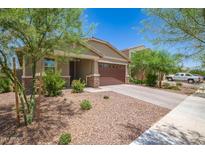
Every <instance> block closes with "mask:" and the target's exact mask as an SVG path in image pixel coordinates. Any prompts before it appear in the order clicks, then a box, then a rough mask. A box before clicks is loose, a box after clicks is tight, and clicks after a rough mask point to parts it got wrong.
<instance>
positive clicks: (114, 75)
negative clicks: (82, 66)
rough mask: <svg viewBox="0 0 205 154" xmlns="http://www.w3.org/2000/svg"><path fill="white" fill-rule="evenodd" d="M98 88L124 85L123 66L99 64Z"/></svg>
mask: <svg viewBox="0 0 205 154" xmlns="http://www.w3.org/2000/svg"><path fill="white" fill-rule="evenodd" d="M98 68H99V69H98V70H99V74H100V86H105V85H114V84H123V83H125V65H119V64H109V63H99V64H98Z"/></svg>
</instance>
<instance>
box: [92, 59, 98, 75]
mask: <svg viewBox="0 0 205 154" xmlns="http://www.w3.org/2000/svg"><path fill="white" fill-rule="evenodd" d="M92 68H93V70H92V72H93V74H94V75H96V74H97V75H99V71H98V61H97V60H94V61H93V67H92Z"/></svg>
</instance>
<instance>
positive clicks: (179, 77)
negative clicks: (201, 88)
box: [166, 73, 203, 83]
mask: <svg viewBox="0 0 205 154" xmlns="http://www.w3.org/2000/svg"><path fill="white" fill-rule="evenodd" d="M166 79H167V80H168V81H187V82H188V83H195V82H203V77H202V76H199V75H193V74H191V73H176V74H175V75H173V74H172V75H168V76H166Z"/></svg>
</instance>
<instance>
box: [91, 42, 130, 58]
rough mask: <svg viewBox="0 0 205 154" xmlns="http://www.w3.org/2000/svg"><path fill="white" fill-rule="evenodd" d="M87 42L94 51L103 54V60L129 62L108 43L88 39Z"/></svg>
mask: <svg viewBox="0 0 205 154" xmlns="http://www.w3.org/2000/svg"><path fill="white" fill-rule="evenodd" d="M87 40H88V44H89V45H90V46H92V47H93V48H95V49H96V50H98V52H100V53H101V54H103V57H104V58H118V59H123V60H125V61H129V59H128V58H127V57H126V56H125V55H124V54H123V53H120V52H119V51H118V50H117V49H116V48H115V47H113V46H112V45H111V44H110V43H108V42H105V41H103V40H99V39H96V38H90V39H87Z"/></svg>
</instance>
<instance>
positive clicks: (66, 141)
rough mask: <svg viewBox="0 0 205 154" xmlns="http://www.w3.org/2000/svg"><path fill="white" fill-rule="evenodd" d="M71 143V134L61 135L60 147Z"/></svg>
mask: <svg viewBox="0 0 205 154" xmlns="http://www.w3.org/2000/svg"><path fill="white" fill-rule="evenodd" d="M70 142H71V134H69V133H63V134H61V136H60V138H59V141H58V144H60V145H67V144H69V143H70Z"/></svg>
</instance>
